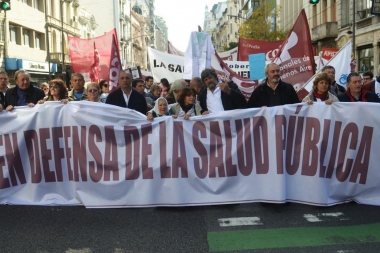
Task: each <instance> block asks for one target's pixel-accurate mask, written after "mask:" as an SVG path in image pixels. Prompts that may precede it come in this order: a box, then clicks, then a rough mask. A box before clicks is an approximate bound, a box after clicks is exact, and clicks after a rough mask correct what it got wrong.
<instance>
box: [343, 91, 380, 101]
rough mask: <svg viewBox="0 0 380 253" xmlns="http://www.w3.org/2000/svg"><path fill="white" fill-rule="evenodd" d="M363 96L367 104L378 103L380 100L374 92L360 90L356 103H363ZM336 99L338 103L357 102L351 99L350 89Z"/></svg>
mask: <svg viewBox="0 0 380 253" xmlns="http://www.w3.org/2000/svg"><path fill="white" fill-rule="evenodd" d="M363 96H364V97H365V99H366V100H367V102H374V103H380V98H379V97H378V96H377V94H376V93H374V92H371V91H367V90H365V89H362V93H361V97H360V100H358V101H363ZM338 99H339V101H340V102H357V101H355V99H354V98H352V96H351V92H350V89H348V90H347V92H345V93H342V94H340V95H338Z"/></svg>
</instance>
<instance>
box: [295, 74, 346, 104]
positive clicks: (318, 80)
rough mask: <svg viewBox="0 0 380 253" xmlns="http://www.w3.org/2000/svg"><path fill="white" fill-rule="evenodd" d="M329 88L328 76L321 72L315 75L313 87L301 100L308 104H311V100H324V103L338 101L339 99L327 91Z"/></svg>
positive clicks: (329, 80)
mask: <svg viewBox="0 0 380 253" xmlns="http://www.w3.org/2000/svg"><path fill="white" fill-rule="evenodd" d="M330 88H331V79H330V77H329V76H328V75H327V74H326V73H324V72H321V73H319V74H317V75H316V76H315V79H314V81H313V89H312V90H311V91H310V93H309V95H307V96H306V97H305V98H304V99H303V100H302V102H306V103H307V104H308V105H312V104H313V102H325V104H326V105H331V104H332V102H339V99H338V98H337V97H336V96H334V95H333V94H331V93H330V92H329V90H330Z"/></svg>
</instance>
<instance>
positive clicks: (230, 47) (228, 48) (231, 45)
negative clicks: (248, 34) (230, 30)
mask: <svg viewBox="0 0 380 253" xmlns="http://www.w3.org/2000/svg"><path fill="white" fill-rule="evenodd" d="M238 45H239V43H237V42H230V43H228V46H224V48H223V49H224V51H228V50H231V49H233V48H235V47H237V46H238Z"/></svg>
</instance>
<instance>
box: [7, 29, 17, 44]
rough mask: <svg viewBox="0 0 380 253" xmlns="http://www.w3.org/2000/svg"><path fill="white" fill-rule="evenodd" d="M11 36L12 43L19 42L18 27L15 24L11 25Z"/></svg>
mask: <svg viewBox="0 0 380 253" xmlns="http://www.w3.org/2000/svg"><path fill="white" fill-rule="evenodd" d="M9 37H10V38H9V40H10V41H11V42H12V43H17V29H16V27H15V26H14V25H9Z"/></svg>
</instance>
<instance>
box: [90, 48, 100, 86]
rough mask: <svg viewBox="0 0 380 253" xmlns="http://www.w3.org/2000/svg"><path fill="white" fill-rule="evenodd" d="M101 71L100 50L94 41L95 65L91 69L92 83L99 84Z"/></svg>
mask: <svg viewBox="0 0 380 253" xmlns="http://www.w3.org/2000/svg"><path fill="white" fill-rule="evenodd" d="M99 69H100V55H99V51H98V49H96V46H95V41H94V63H93V64H92V65H91V68H90V78H91V82H98V80H99Z"/></svg>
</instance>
